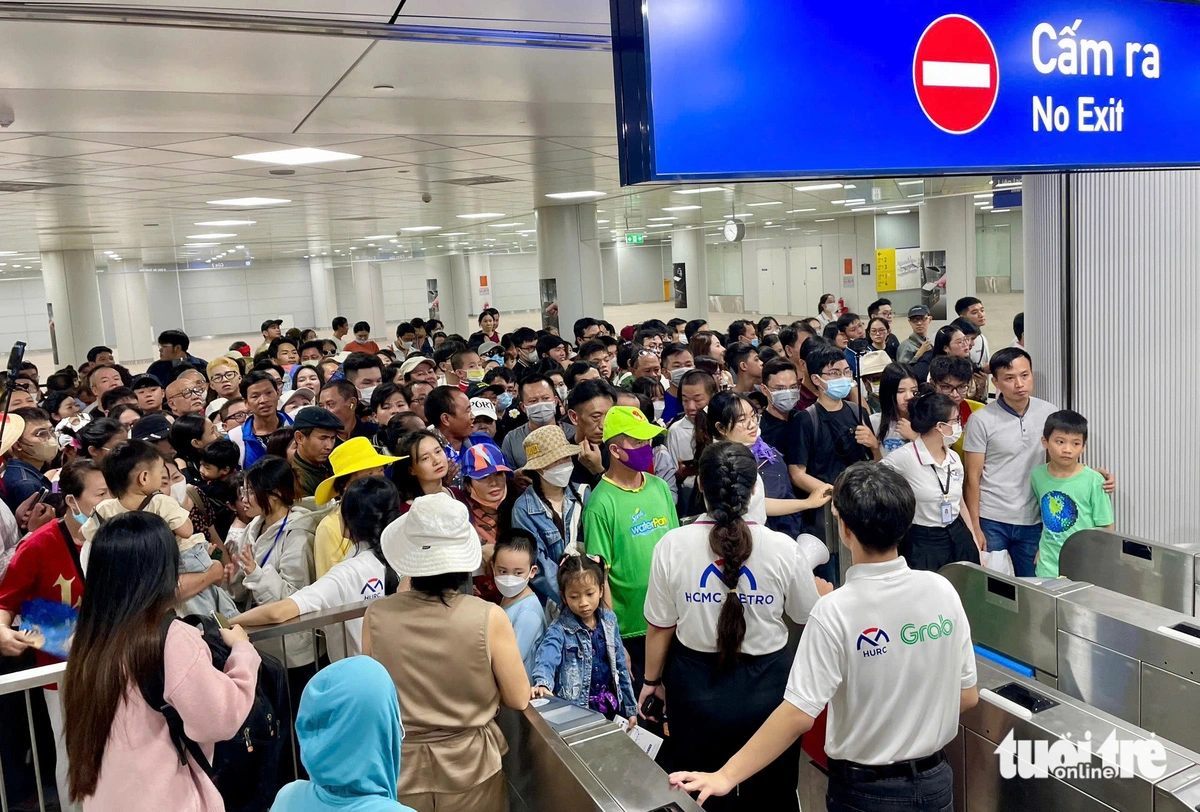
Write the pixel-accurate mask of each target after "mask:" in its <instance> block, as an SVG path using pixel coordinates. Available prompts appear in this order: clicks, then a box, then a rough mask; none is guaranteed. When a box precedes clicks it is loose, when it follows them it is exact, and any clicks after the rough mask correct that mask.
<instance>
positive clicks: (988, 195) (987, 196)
mask: <svg viewBox="0 0 1200 812" xmlns="http://www.w3.org/2000/svg"><path fill="white" fill-rule="evenodd" d="M975 199H976V200H984V199H987V200H991V199H992V193H991V192H984V193H983V194H981V195H975Z"/></svg>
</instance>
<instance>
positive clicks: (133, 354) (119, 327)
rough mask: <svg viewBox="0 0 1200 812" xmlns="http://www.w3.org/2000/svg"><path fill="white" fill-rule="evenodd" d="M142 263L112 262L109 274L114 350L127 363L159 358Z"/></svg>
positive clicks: (127, 364)
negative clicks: (151, 323)
mask: <svg viewBox="0 0 1200 812" xmlns="http://www.w3.org/2000/svg"><path fill="white" fill-rule="evenodd" d="M141 269H142V263H141V262H129V261H122V262H120V263H117V264H114V263H110V264H109V268H108V273H107V274H106V277H107V283H108V284H107V286H106V287H107V290H108V299H109V303H110V304H111V306H112V320H113V335H112V337H111V341H112V342H113V349H115V350H116V351H117V360H119V361H120V362H121V363H122V364H124V365H125V366H129V365H130V364H134V363H141V362H149V361H151V360H154V359H156V358H157V357H158V352H157V343H156V341H155V339H156V336H155V334H154V328H153V327H152V326H151V325H150V305H149V300H148V297H147V295H146V275H145V274H143V273H142V272H141Z"/></svg>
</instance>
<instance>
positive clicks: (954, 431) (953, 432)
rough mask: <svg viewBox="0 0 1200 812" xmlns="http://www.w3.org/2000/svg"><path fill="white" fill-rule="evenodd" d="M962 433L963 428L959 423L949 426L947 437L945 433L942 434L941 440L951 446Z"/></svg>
mask: <svg viewBox="0 0 1200 812" xmlns="http://www.w3.org/2000/svg"><path fill="white" fill-rule="evenodd" d="M962 433H963V428H962V426H961V425H959V426H951V427H950V436H949V437H947V436H946V435H945V434H943V435H942V442H943V443H945V444H946V445H947V446H952V445H954V444H955V443H957V442H958V438H959V437H962Z"/></svg>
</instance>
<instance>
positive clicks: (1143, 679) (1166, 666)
mask: <svg viewBox="0 0 1200 812" xmlns="http://www.w3.org/2000/svg"><path fill="white" fill-rule="evenodd" d="M941 574H942V575H943V576H945V577H946V578H947V579H948V580H949V581H950V582H951V583H952V584H953V585H954V587H955V589H957V590H958V593H959V595H960V597H961V598H962V602H963V607H964V609H965V610H966V613H967V618H968V620H969V621H970V623H971V637H972V640H973V641H974V642H975V643H976V645H977V646H982V647H984V648H985V649H990V650H991V651H993V652H998V653H999V654H1001V655H1004V656H1006V657H1009V658H1012V659H1014V660H1017V661H1018V662H1020V663H1023V664H1025V665H1027V666H1029V667H1030V668H1032V669H1033V671H1034V674H1035V677H1036V680H1037V681H1038V682H1041V683H1043V684H1045V685H1049V686H1052V687H1055V688H1057V689H1058V690H1060V691H1062V692H1063V693H1064V694H1066V695H1068V696H1071V697H1074V698H1076V699H1078V700H1080V701H1082V702H1085V703H1087V704H1088V705H1090V706H1092V707H1094V708H1096V709H1097V710H1100V711H1103V712H1106V713H1110V714H1112V715H1113V716H1115V717H1117V718H1119V719H1123V720H1125V721H1126V722H1128V723H1131V724H1134V725H1138V726H1140V727H1142V728H1145V729H1147V730H1149V731H1152V732H1154V733H1156V734H1157V735H1159V736H1160V737H1162V738H1163V739H1166V740H1168V741H1171V742H1175V743H1176V744H1178V745H1180V746H1182V747H1187V748H1190V749H1192V750H1196V751H1200V725H1198V724H1196V722H1195V720H1196V719H1198V718H1200V624H1198V623H1197V622H1196V619H1195V618H1193V617H1190V616H1188V615H1185V614H1182V613H1180V612H1173V611H1171V610H1169V609H1164V608H1163V607H1161V606H1155V605H1153V604H1150V603H1146V602H1145V601H1140V600H1137V599H1136V598H1131V597H1129V596H1127V595H1121V594H1118V593H1116V592H1113V591H1111V590H1107V589H1103V588H1101V587H1098V586H1093V585H1091V584H1083V583H1080V582H1077V581H1070V580H1067V579H1064V578H1057V579H1045V578H1014V577H1012V576H1007V575H1000V574H997V573H994V572H990V571H988V570H985V569H983V568H981V567H978V566H976V565H974V564H964V563H958V564H951V565H949V566H947V567H944V568H943V569H942V570H941Z"/></svg>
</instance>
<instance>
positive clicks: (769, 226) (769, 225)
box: [763, 223, 783, 228]
mask: <svg viewBox="0 0 1200 812" xmlns="http://www.w3.org/2000/svg"><path fill="white" fill-rule="evenodd" d="M763 228H783V226H781V225H779V226H773V225H771V224H770V223H768V224H767V225H765V226H763Z"/></svg>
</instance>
